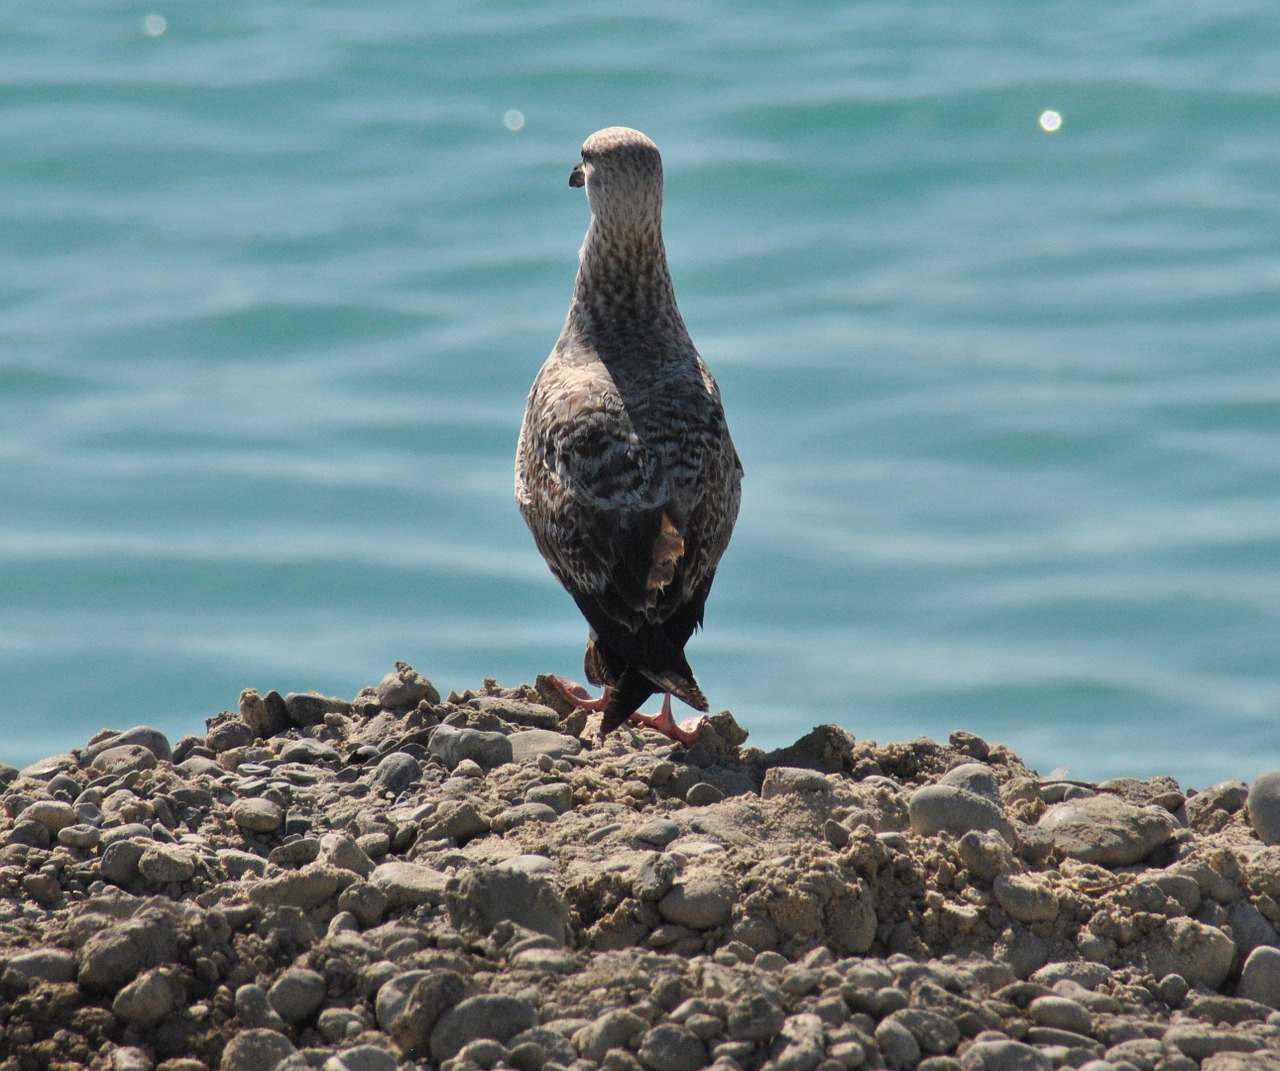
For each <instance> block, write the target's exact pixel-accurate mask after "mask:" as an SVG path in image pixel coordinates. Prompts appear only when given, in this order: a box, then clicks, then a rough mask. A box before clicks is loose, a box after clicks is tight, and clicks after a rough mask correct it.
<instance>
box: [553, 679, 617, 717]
mask: <svg viewBox="0 0 1280 1071" xmlns="http://www.w3.org/2000/svg"><path fill="white" fill-rule="evenodd" d="M542 682H543V683H545V684H546V685H548V686H549V687H550V688H552V689H553V690H554V691H555V692H556V693H557V694H558V695H559V696H560V697H561V698H562V699H564V700H565V702H567V703H569V704H570V705H571V706H575V707H577V708H578V709H579V710H587V711H590V712H591V713H593V714H598V713H600V711H602V710H604V708H605V707H607V706H608V705H609V697H610V696H611V695H612V694H613V689H612V688H605V690H604V691H603V692H602V693H601V694H600V698H599V699H592V698H591V693H590V692H588V691H587V690H586V689H585V688H584V687H583V686H582V685H581V684H578V683H577V682H576V681H571V680H569V678H568V677H561V676H560V675H559V674H557V673H548V674H546V675H545V676H544V677H543V678H542Z"/></svg>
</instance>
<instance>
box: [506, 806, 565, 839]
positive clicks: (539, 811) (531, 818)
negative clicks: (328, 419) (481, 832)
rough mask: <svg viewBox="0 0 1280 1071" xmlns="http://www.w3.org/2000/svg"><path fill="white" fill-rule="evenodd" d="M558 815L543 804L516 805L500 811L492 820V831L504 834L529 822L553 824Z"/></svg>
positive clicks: (552, 808)
mask: <svg viewBox="0 0 1280 1071" xmlns="http://www.w3.org/2000/svg"><path fill="white" fill-rule="evenodd" d="M559 817H560V815H559V814H558V813H557V812H556V810H555V808H554V807H549V806H548V805H547V804H545V803H518V804H516V806H514V807H508V808H507V809H506V810H505V811H500V812H499V813H498V814H496V815H495V816H494V818H493V831H494V832H495V833H506V832H508V831H509V830H512V829H518V828H519V827H520V826H523V825H527V824H528V823H530V822H546V823H551V822H554V821H555V820H556V819H557V818H559Z"/></svg>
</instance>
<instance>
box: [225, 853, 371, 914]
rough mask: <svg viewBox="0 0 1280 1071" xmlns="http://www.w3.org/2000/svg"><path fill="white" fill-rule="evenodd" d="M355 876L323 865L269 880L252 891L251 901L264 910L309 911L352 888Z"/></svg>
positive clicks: (312, 865)
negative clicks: (284, 908) (296, 909)
mask: <svg viewBox="0 0 1280 1071" xmlns="http://www.w3.org/2000/svg"><path fill="white" fill-rule="evenodd" d="M351 880H352V875H351V874H350V873H349V872H347V871H344V870H338V869H337V868H336V867H331V866H326V865H325V864H324V863H311V864H309V865H308V866H304V867H303V868H302V869H301V870H293V871H290V872H289V873H286V874H281V875H280V876H279V877H278V878H268V879H267V880H266V881H260V882H258V883H257V884H254V885H251V886H250V887H249V899H250V901H251V902H253V903H255V904H258V905H259V906H262V907H297V908H301V909H302V910H303V911H310V910H311V909H312V908H314V907H319V906H320V905H321V904H323V903H327V902H328V901H329V900H330V899H332V898H333V897H334V896H335V895H336V894H337V892H338V890H339V889H342V888H345V887H346V886H347V885H349V884H350V882H351Z"/></svg>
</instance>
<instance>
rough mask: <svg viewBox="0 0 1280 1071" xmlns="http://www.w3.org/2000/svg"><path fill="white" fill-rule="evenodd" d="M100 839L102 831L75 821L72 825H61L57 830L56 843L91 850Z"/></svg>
mask: <svg viewBox="0 0 1280 1071" xmlns="http://www.w3.org/2000/svg"><path fill="white" fill-rule="evenodd" d="M101 840H102V833H101V832H99V830H98V829H97V828H96V827H94V826H90V825H83V824H81V823H79V822H77V823H76V824H74V825H69V826H63V827H62V828H61V829H60V830H58V843H59V844H65V845H66V846H67V847H68V848H82V849H85V850H92V849H93V848H96V847H97V846H98V844H99V842H100V841H101Z"/></svg>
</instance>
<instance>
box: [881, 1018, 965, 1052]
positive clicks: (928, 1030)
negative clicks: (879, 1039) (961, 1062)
mask: <svg viewBox="0 0 1280 1071" xmlns="http://www.w3.org/2000/svg"><path fill="white" fill-rule="evenodd" d="M884 1022H886V1023H888V1022H894V1023H898V1024H900V1025H901V1026H903V1027H905V1028H906V1029H907V1030H909V1031H910V1032H911V1036H912V1037H913V1038H915V1040H916V1044H917V1045H919V1047H920V1050H921V1051H922V1052H926V1053H931V1054H933V1055H941V1054H943V1053H948V1052H950V1051H951V1050H952V1049H954V1048H955V1047H956V1044H957V1043H958V1042H959V1041H960V1028H959V1027H958V1026H956V1024H955V1022H954V1021H953V1020H952V1018H951V1017H950V1016H948V1015H944V1014H943V1013H942V1012H940V1011H934V1010H933V1009H931V1008H901V1009H899V1010H898V1011H895V1012H893V1013H892V1014H890V1015H889V1016H887V1017H886V1018H885V1020H884Z"/></svg>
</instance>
